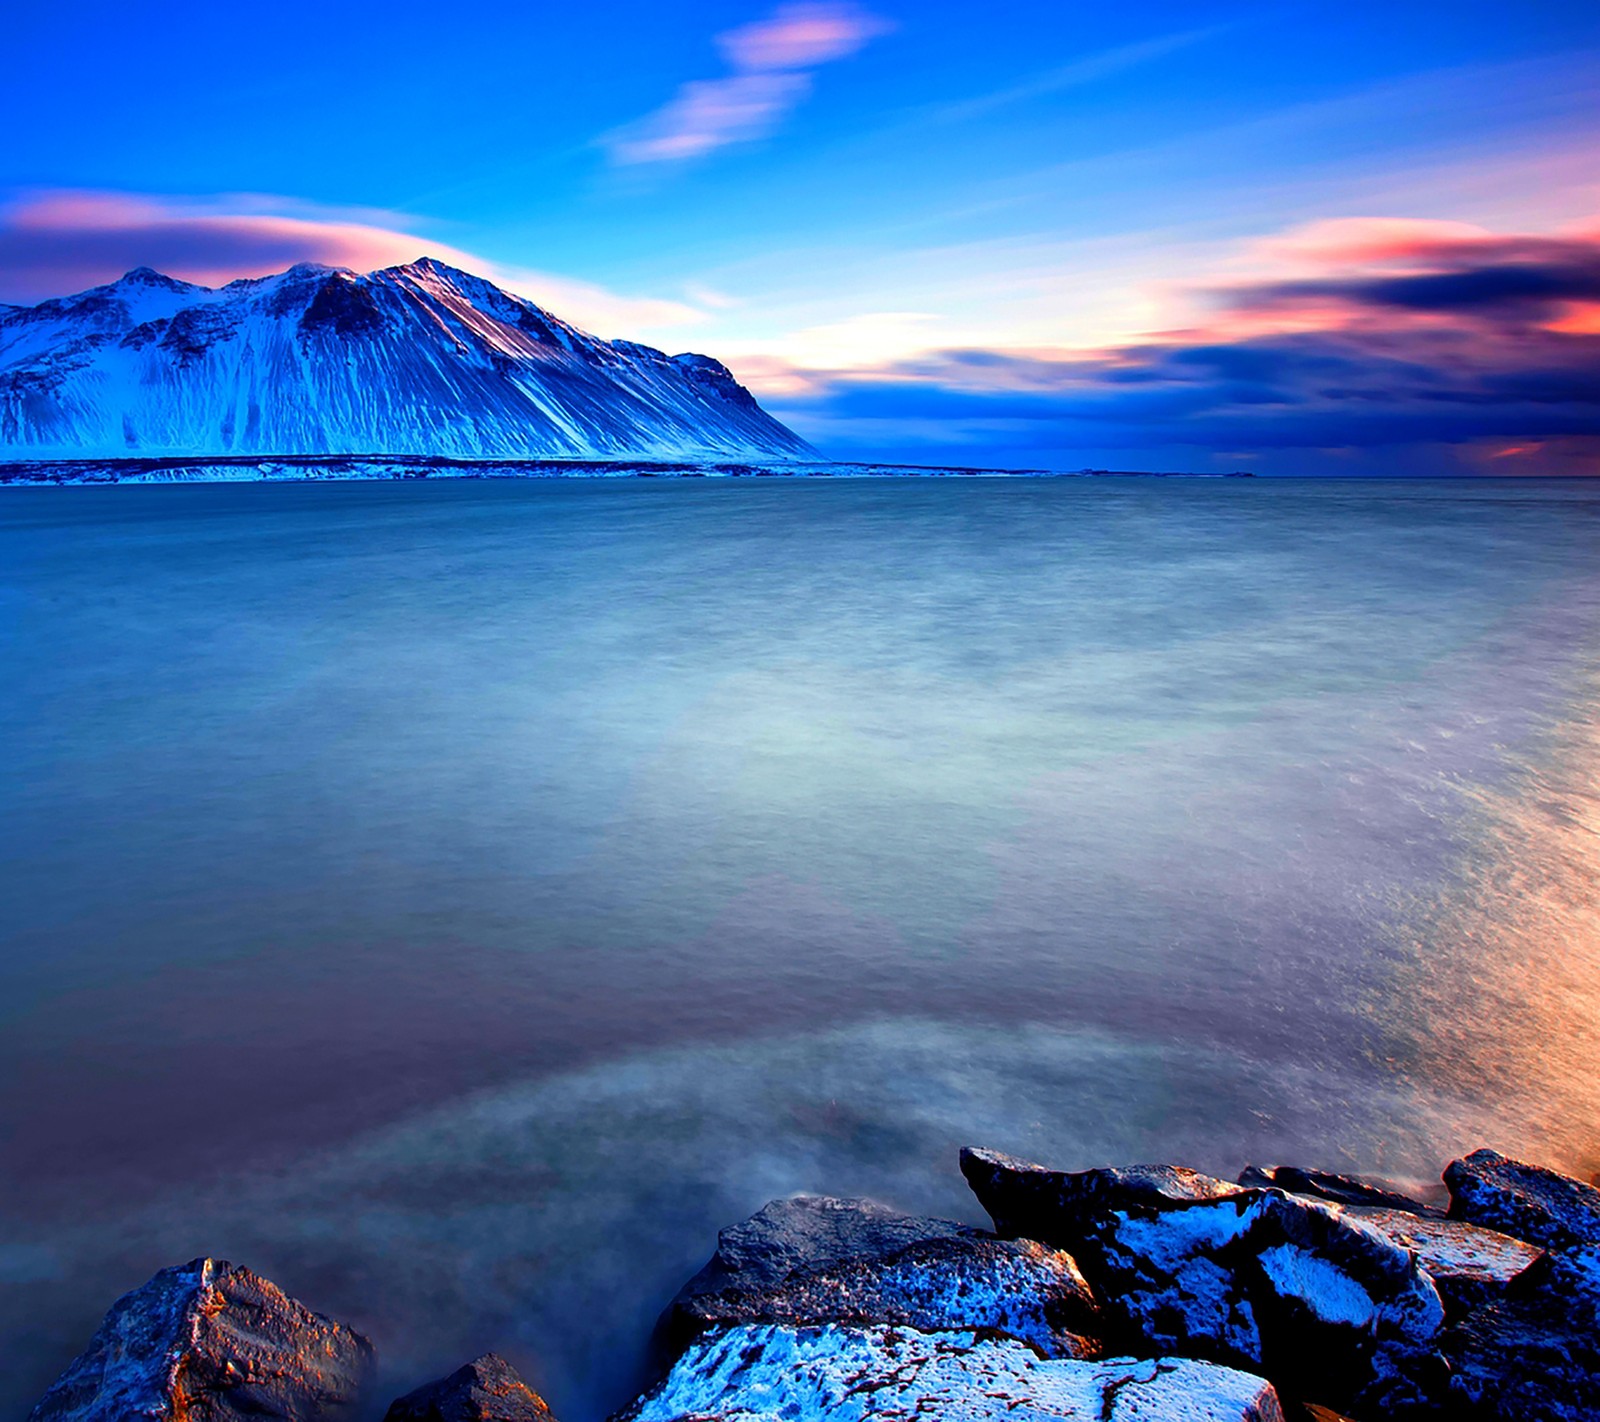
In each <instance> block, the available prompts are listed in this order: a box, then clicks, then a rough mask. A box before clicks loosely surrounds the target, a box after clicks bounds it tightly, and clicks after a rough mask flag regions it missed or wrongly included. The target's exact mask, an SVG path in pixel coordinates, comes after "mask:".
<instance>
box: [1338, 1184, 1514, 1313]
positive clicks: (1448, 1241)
mask: <svg viewBox="0 0 1600 1422" xmlns="http://www.w3.org/2000/svg"><path fill="white" fill-rule="evenodd" d="M1348 1213H1349V1215H1350V1216H1351V1217H1352V1218H1354V1219H1358V1220H1360V1221H1361V1222H1362V1223H1363V1224H1365V1225H1367V1226H1369V1227H1370V1228H1372V1229H1375V1230H1377V1231H1378V1233H1379V1234H1381V1235H1383V1237H1384V1238H1385V1239H1387V1240H1389V1241H1390V1242H1391V1243H1393V1244H1396V1245H1398V1246H1399V1247H1400V1248H1402V1249H1409V1250H1410V1251H1411V1252H1412V1253H1413V1254H1415V1255H1416V1256H1417V1262H1418V1263H1419V1264H1420V1265H1421V1266H1422V1269H1423V1272H1424V1273H1425V1274H1427V1276H1428V1277H1429V1278H1430V1279H1432V1280H1433V1282H1434V1284H1435V1286H1436V1287H1437V1288H1438V1290H1439V1296H1440V1297H1441V1298H1442V1299H1443V1300H1444V1306H1445V1314H1446V1316H1447V1317H1449V1318H1451V1319H1455V1318H1459V1317H1461V1316H1463V1315H1464V1314H1466V1313H1469V1312H1470V1311H1471V1310H1473V1309H1475V1308H1481V1307H1482V1306H1483V1305H1485V1304H1489V1303H1493V1302H1495V1301H1496V1300H1497V1299H1500V1298H1502V1297H1504V1295H1505V1292H1506V1290H1507V1288H1508V1287H1509V1286H1510V1284H1511V1281H1512V1280H1513V1279H1515V1278H1516V1277H1517V1276H1518V1275H1520V1274H1521V1273H1522V1272H1523V1270H1525V1269H1527V1268H1528V1267H1529V1266H1530V1265H1532V1264H1533V1263H1534V1262H1535V1261H1536V1260H1538V1259H1540V1258H1542V1257H1543V1251H1542V1250H1541V1249H1539V1247H1538V1246H1537V1245H1533V1244H1529V1243H1527V1242H1526V1241H1525V1240H1521V1239H1513V1238H1512V1237H1511V1236H1510V1235H1508V1234H1501V1233H1500V1232H1499V1231H1498V1230H1492V1229H1484V1228H1483V1227H1482V1226H1481V1225H1473V1224H1468V1223H1466V1221H1464V1220H1449V1219H1440V1218H1437V1217H1435V1216H1431V1215H1430V1216H1421V1217H1419V1216H1417V1215H1413V1214H1410V1213H1409V1212H1407V1211H1404V1210H1387V1209H1371V1208H1365V1207H1363V1208H1351V1209H1349V1211H1348Z"/></svg>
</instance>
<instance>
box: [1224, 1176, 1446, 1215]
mask: <svg viewBox="0 0 1600 1422" xmlns="http://www.w3.org/2000/svg"><path fill="white" fill-rule="evenodd" d="M1239 1183H1240V1184H1241V1185H1244V1186H1248V1187H1254V1188H1256V1189H1267V1188H1274V1189H1278V1190H1286V1191H1288V1192H1289V1194H1291V1195H1306V1196H1309V1197H1310V1198H1312V1199H1314V1200H1326V1201H1327V1202H1328V1203H1329V1204H1332V1205H1351V1206H1356V1207H1359V1208H1366V1207H1369V1206H1370V1207H1372V1208H1376V1209H1383V1210H1404V1211H1405V1212H1406V1213H1407V1214H1412V1215H1421V1216H1423V1218H1425V1219H1443V1218H1444V1217H1445V1212H1444V1211H1443V1210H1442V1209H1440V1208H1439V1207H1438V1206H1437V1205H1429V1204H1426V1203H1425V1202H1423V1201H1422V1200H1416V1199H1413V1198H1412V1197H1411V1196H1410V1195H1407V1194H1404V1193H1402V1192H1401V1191H1399V1190H1393V1189H1391V1188H1390V1187H1389V1186H1388V1185H1386V1184H1383V1183H1380V1182H1378V1181H1375V1180H1367V1179H1364V1178H1363V1177H1361V1176H1359V1175H1338V1174H1335V1173H1334V1172H1333V1171H1329V1170H1305V1169H1303V1168H1301V1167H1300V1166H1298V1165H1247V1166H1246V1167H1245V1169H1244V1172H1243V1173H1242V1174H1241V1175H1240V1176H1239Z"/></svg>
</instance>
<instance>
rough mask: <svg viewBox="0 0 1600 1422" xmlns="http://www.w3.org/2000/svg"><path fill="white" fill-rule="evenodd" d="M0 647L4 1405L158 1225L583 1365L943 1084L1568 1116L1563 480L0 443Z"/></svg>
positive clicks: (986, 1129) (914, 1124)
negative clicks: (225, 477) (322, 462)
mask: <svg viewBox="0 0 1600 1422" xmlns="http://www.w3.org/2000/svg"><path fill="white" fill-rule="evenodd" d="M0 665H3V667H4V686H5V695H4V698H3V700H0V745H3V748H4V756H3V761H0V906H3V907H0V929H3V945H0V1356H3V1357H5V1358H6V1359H7V1360H8V1361H7V1366H6V1368H5V1369H4V1370H3V1374H4V1377H3V1381H0V1415H19V1416H20V1415H21V1414H22V1413H23V1412H24V1411H25V1410H26V1408H27V1406H28V1405H29V1404H30V1403H31V1401H32V1400H33V1398H34V1397H35V1396H36V1395H37V1394H38V1392H39V1391H41V1390H42V1388H43V1387H44V1386H45V1385H46V1384H47V1383H48V1381H49V1379H50V1378H51V1377H52V1376H53V1375H54V1373H55V1372H56V1371H57V1370H58V1369H59V1367H60V1366H61V1365H62V1364H63V1363H64V1362H65V1361H66V1359H67V1358H68V1357H70V1356H71V1354H72V1353H73V1352H74V1351H75V1350H76V1348H77V1347H78V1346H80V1345H81V1344H82V1342H83V1341H84V1340H85V1339H86V1338H87V1336H88V1333H89V1332H90V1331H91V1330H92V1327H93V1324H94V1322H95V1321H96V1320H97V1318H98V1316H99V1314H100V1313H101V1312H102V1310H103V1309H104V1307H105V1306H106V1305H107V1304H108V1303H109V1302H110V1300H111V1299H112V1298H114V1297H115V1296H116V1294H117V1293H118V1292H119V1291H120V1290H122V1289H124V1288H126V1287H130V1286H132V1285H133V1284H136V1283H138V1282H141V1281H142V1280H143V1279H144V1278H145V1277H147V1276H148V1275H149V1274H150V1273H152V1272H153V1271H154V1270H155V1269H156V1268H158V1267H160V1266H162V1265H164V1264H167V1263H172V1262H178V1261H180V1260H182V1259H185V1258H188V1257H191V1256H193V1255H195V1254H198V1253H202V1252H205V1253H212V1254H216V1255H220V1256H224V1257H232V1258H235V1259H238V1260H240V1261H241V1262H244V1263H247V1264H250V1265H251V1266H252V1267H254V1268H257V1269H259V1270H261V1271H262V1272H264V1273H266V1274H268V1275H269V1277H272V1278H274V1279H276V1280H278V1281H279V1282H280V1283H282V1284H284V1285H285V1287H287V1288H289V1289H290V1290H291V1292H294V1293H296V1294H297V1295H299V1296H300V1297H302V1298H304V1299H306V1300H307V1301H308V1302H309V1303H311V1304H312V1305H313V1306H315V1307H319V1308H322V1309H325V1310H326V1311H329V1312H334V1313H337V1314H339V1315H340V1316H343V1317H346V1318H348V1319H349V1320H350V1321H352V1322H354V1323H356V1324H357V1325H358V1326H361V1327H364V1328H366V1329H367V1330H368V1331H369V1332H371V1333H372V1335H373V1336H374V1338H375V1340H376V1341H377V1343H378V1346H379V1349H380V1353H381V1354H382V1356H383V1358H384V1360H385V1366H386V1369H387V1373H386V1379H385V1382H386V1385H387V1386H389V1388H390V1395H392V1393H393V1392H394V1391H397V1390H399V1389H400V1388H402V1387H407V1386H410V1385H412V1384H413V1383H415V1382H417V1381H420V1380H421V1379H422V1378H423V1377H425V1376H428V1375H432V1374H436V1373H438V1372H440V1371H442V1370H444V1369H446V1368H450V1367H454V1366H456V1365H458V1364H459V1363H460V1362H462V1361H464V1360H465V1359H466V1358H467V1357H468V1356H471V1355H472V1354H473V1353H475V1352H479V1351H482V1350H484V1349H486V1348H490V1347H493V1348H497V1349H499V1350H500V1351H502V1352H504V1353H506V1354H507V1355H508V1356H510V1357H512V1358H513V1360H514V1361H516V1362H517V1363H518V1364H519V1365H521V1366H523V1368H524V1370H525V1371H526V1372H527V1374H528V1375H529V1376H530V1378H533V1379H534V1380H535V1381H536V1382H537V1383H538V1384H540V1385H542V1386H543V1387H544V1388H545V1389H546V1390H547V1393H548V1396H549V1398H550V1401H551V1402H552V1405H553V1406H554V1407H555V1410H556V1412H557V1414H558V1415H559V1416H561V1417H562V1418H564V1419H566V1422H588V1420H589V1419H594V1418H598V1417H599V1416H601V1415H603V1413H604V1412H605V1410H606V1409H607V1408H608V1407H610V1406H613V1405H615V1404H616V1403H617V1402H619V1401H620V1400H622V1398H623V1397H624V1396H625V1394H626V1393H627V1391H628V1389H629V1387H630V1386H632V1384H633V1383H634V1381H635V1375H634V1373H633V1371H632V1370H633V1368H634V1367H635V1365H636V1363H637V1359H638V1357H639V1354H640V1350H641V1348H642V1343H643V1338H644V1335H645V1333H646V1332H647V1331H648V1327H649V1322H650V1320H651V1319H652V1318H653V1316H654V1313H655V1311H656V1310H657V1309H659V1307H660V1306H661V1305H662V1304H663V1303H664V1302H665V1300H666V1298H667V1297H669V1296H670V1294H671V1292H672V1290H673V1289H674V1288H675V1286H676V1284H677V1283H678V1282H681V1280H682V1278H683V1277H685V1276H686V1275H687V1273H688V1272H689V1271H691V1270H692V1269H693V1268H694V1267H696V1266H697V1265H698V1263H699V1262H700V1260H701V1259H702V1258H703V1257H704V1255H705V1254H706V1253H707V1252H708V1250H709V1248H710V1245H711V1242H712V1239H713V1237H714V1233H715V1229H716V1227H717V1226H718V1225H720V1224H726V1223H729V1222H731V1221H733V1220H734V1219H737V1218H739V1217H740V1216H742V1215H744V1214H746V1213H748V1212H749V1211H750V1210H751V1209H753V1208H755V1207H756V1206H758V1205H760V1204H761V1203H762V1202H763V1201H765V1200H766V1199H768V1198H770V1197H772V1196H775V1195H779V1194H784V1193H787V1192H790V1191H793V1190H798V1189H811V1190H827V1191H833V1192H836V1193H847V1192H854V1193H871V1194H875V1195H877V1196H879V1197H881V1198H885V1199H888V1200H890V1201H891V1202H894V1203H898V1204H901V1205H903V1206H906V1207H908V1208H914V1209H930V1210H937V1211H940V1212H944V1213H959V1214H961V1215H963V1216H964V1217H969V1218H977V1216H976V1214H975V1207H974V1206H973V1205H972V1204H970V1203H969V1202H968V1200H967V1199H966V1196H965V1192H964V1188H963V1187H962V1185H961V1181H960V1178H959V1176H958V1174H957V1173H956V1170H955V1161H954V1150H955V1148H956V1147H957V1146H958V1145H959V1144H962V1143H964V1142H969V1141H973V1142H982V1143H984V1144H989V1145H994V1146H998V1147H1001V1148H1005V1149H1011V1150H1015V1151H1017V1152H1019V1153H1023V1154H1029V1155H1034V1156H1038V1157H1046V1158H1048V1159H1050V1160H1051V1161H1053V1162H1056V1163H1059V1164H1063V1165H1069V1166H1073V1165H1089V1164H1095V1163H1103V1162H1105V1161H1107V1160H1127V1159H1133V1158H1141V1157H1142V1158H1152V1157H1159V1158H1177V1159H1182V1160H1186V1161H1188V1162H1189V1163H1192V1164H1196V1165H1200V1166H1202V1167H1205V1168H1209V1169H1213V1170H1218V1171H1226V1172H1229V1173H1232V1172H1236V1171H1237V1170H1238V1169H1239V1168H1240V1167H1241V1166H1243V1165H1244V1164H1245V1163H1246V1162H1247V1161H1250V1160H1255V1161H1264V1160H1269V1159H1291V1160H1295V1161H1298V1162H1304V1163H1307V1164H1318V1165H1328V1166H1335V1167H1346V1168H1355V1169H1366V1170H1373V1171H1379V1172H1382V1173H1385V1174H1388V1175H1390V1176H1393V1177H1397V1178H1401V1179H1422V1180H1426V1179H1428V1178H1431V1177H1433V1176H1436V1174H1437V1171H1438V1168H1439V1166H1440V1165H1442V1163H1443V1162H1444V1161H1445V1160H1446V1159H1448V1158H1449V1156H1450V1155H1451V1154H1452V1153H1454V1152H1458V1151H1460V1150H1464V1149H1468V1148H1471V1147H1473V1146H1476V1145H1479V1144H1483V1143H1492V1144H1496V1145H1498V1146H1500V1147H1501V1148H1502V1149H1508V1150H1515V1151H1523V1152H1525V1153H1528V1154H1533V1155H1536V1156H1538V1157H1539V1158H1541V1159H1545V1160H1548V1161H1550V1162H1552V1163H1554V1164H1557V1165H1561V1166H1564V1167H1566V1168H1569V1169H1573V1170H1579V1171H1583V1172H1585V1173H1587V1172H1588V1171H1592V1170H1594V1169H1596V1168H1600V1140H1597V1139H1596V1138H1595V1136H1594V1134H1593V1122H1594V1121H1595V1120H1596V1119H1600V1109H1597V1108H1600V1086H1597V1085H1596V1083H1595V1080H1594V1073H1593V1072H1592V1070H1591V1063H1592V1062H1593V1061H1594V1060H1595V1059H1596V1056H1597V1054H1600V867H1597V866H1600V855H1597V853H1596V850H1597V847H1600V803H1597V799H1596V786H1597V785H1600V714H1597V707H1600V488H1594V487H1592V486H1589V485H1585V484H1581V483H1537V484H1534V483H1512V482H1509V481H1508V482H1494V483H1487V482H1486V483H1471V484H1467V483H1458V482H1451V483H1443V482H1441V483H1438V484H1428V483H1409V484H1380V483H1354V482H1351V483H1343V482H1341V483H1309V482H1287V481H1285V482H1278V481H1270V482H1269V481H1265V480H1256V481H1227V482H1223V481H1199V480H1196V481H1178V480H1164V481H1121V480H1114V481H1110V480H1094V481H1090V480H1055V481H992V480H982V481H940V482H921V481H917V482H905V481H882V482H878V481H873V482H867V481H839V482H830V481H809V482H771V481H743V480H741V481H732V482H703V481H685V482H674V483H664V482H660V481H615V482H600V481H572V482H514V481H504V482H502V481H486V482H453V483H450V484H431V483H395V484H382V483H374V484H331V485H295V484H284V485H270V486H263V485H241V486H193V487H143V488H62V489H37V490H35V489H7V490H3V491H0ZM12 1360H19V1361H18V1362H17V1364H16V1365H15V1366H13V1363H12Z"/></svg>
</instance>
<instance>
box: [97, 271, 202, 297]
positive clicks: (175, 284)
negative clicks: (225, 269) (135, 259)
mask: <svg viewBox="0 0 1600 1422" xmlns="http://www.w3.org/2000/svg"><path fill="white" fill-rule="evenodd" d="M112 285H113V286H153V287H157V288H159V289H161V290H163V291H188V290H190V289H191V288H192V286H193V283H192V282H187V281H179V280H178V279H177V278H176V277H169V276H168V275H167V274H166V273H165V272H158V271H157V270H156V269H155V268H154V267H135V268H134V269H133V270H132V271H131V272H124V273H123V274H122V275H121V276H120V277H118V278H117V280H116V281H115V282H113V283H112Z"/></svg>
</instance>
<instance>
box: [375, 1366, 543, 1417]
mask: <svg viewBox="0 0 1600 1422" xmlns="http://www.w3.org/2000/svg"><path fill="white" fill-rule="evenodd" d="M384 1422H555V1419H554V1418H553V1417H552V1416H551V1415H550V1409H549V1408H548V1407H546V1406H545V1401H544V1399H543V1398H542V1397H540V1396H539V1394H538V1393H536V1392H535V1391H534V1390H533V1389H532V1388H531V1387H529V1386H528V1385H527V1383H525V1382H523V1380H522V1379H521V1377H519V1376H518V1374H517V1370H516V1369H515V1368H513V1367H512V1366H511V1364H510V1363H508V1362H506V1360H505V1359H504V1358H502V1357H501V1356H500V1355H499V1354H498V1353H485V1354H484V1355H483V1356H482V1357H481V1358H475V1359H473V1361H472V1362H470V1363H468V1364H467V1365H466V1367H464V1368H458V1369H456V1371H455V1372H453V1373H451V1374H450V1376H449V1377H447V1378H441V1379H439V1381H438V1382H431V1383H428V1384H427V1385H426V1386H424V1387H419V1388H418V1389H417V1390H416V1391H415V1392H408V1393H407V1394H406V1395H405V1396H404V1397H402V1398H401V1399H400V1400H399V1401H398V1402H396V1403H395V1404H394V1405H393V1406H391V1407H390V1408H389V1411H388V1413H387V1414H386V1415H385V1417H384Z"/></svg>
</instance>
